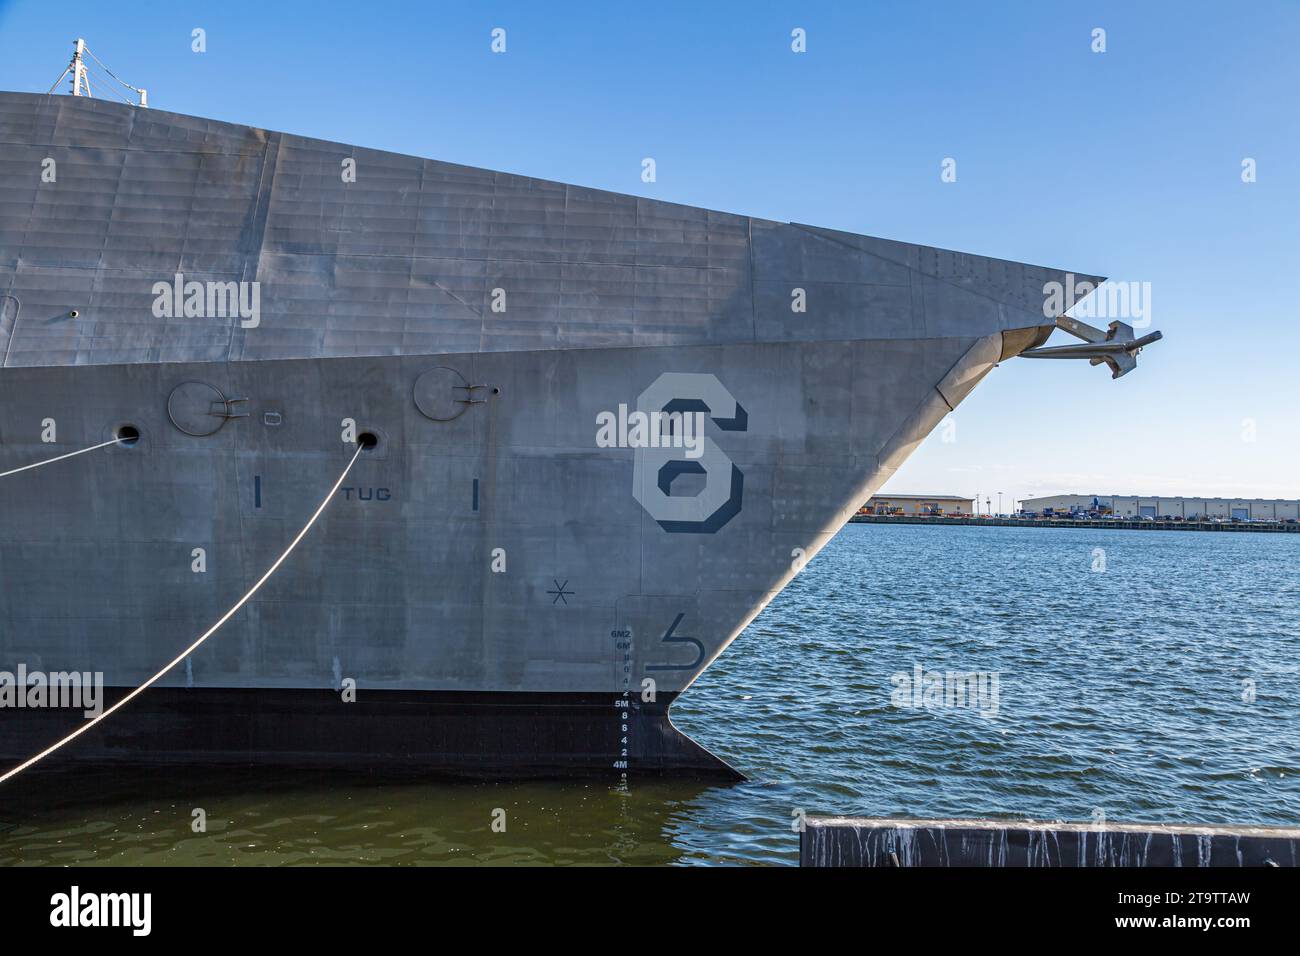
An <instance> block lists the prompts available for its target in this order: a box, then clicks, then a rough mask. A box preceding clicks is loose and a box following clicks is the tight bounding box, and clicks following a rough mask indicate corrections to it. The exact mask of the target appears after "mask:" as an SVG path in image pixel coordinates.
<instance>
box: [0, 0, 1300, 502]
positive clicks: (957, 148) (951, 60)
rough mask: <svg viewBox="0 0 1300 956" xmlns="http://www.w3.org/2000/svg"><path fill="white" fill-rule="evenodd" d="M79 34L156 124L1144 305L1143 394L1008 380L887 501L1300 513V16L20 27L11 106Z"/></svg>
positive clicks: (13, 15) (1053, 8)
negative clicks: (564, 192) (266, 140)
mask: <svg viewBox="0 0 1300 956" xmlns="http://www.w3.org/2000/svg"><path fill="white" fill-rule="evenodd" d="M381 9H382V11H383V12H382V13H380V12H378V11H380V10H381ZM195 27H202V28H203V29H204V30H206V31H207V44H208V51H207V52H206V53H204V54H196V53H193V52H192V51H191V49H190V42H191V30H192V29H194V28H195ZM494 27H503V28H505V29H506V31H507V52H506V54H504V55H494V54H493V53H491V51H490V49H489V42H490V31H491V30H492V28H494ZM795 27H802V28H804V29H805V30H806V31H807V37H808V52H807V53H806V54H802V55H796V54H793V53H792V52H791V51H790V31H791V30H792V29H793V28H795ZM1095 27H1102V28H1104V29H1105V30H1106V40H1107V50H1106V52H1105V53H1100V54H1098V53H1093V52H1092V51H1091V49H1090V45H1091V32H1092V30H1093V28H1095ZM77 36H84V37H85V38H86V39H87V41H88V43H89V44H90V46H91V49H93V50H94V51H95V52H96V53H97V54H98V55H99V56H100V58H101V59H103V60H104V61H105V62H106V63H107V64H108V65H109V66H110V67H111V68H112V69H113V70H114V71H115V72H116V73H118V74H119V75H120V76H122V77H123V78H124V79H126V80H128V81H129V82H132V83H134V84H136V85H137V86H144V87H147V88H148V89H149V91H150V101H151V105H153V106H154V107H156V108H160V109H168V110H175V111H177V112H182V113H191V114H196V115H200V116H209V117H213V118H217V119H222V120H230V121H234V122H239V123H249V124H253V125H257V126H263V127H268V128H272V129H280V130H287V131H290V132H295V133H301V134H305V135H310V136H316V137H320V138H324V139H332V140H340V141H344V142H350V143H357V144H361V145H365V146H370V147H375V148H381V149H391V150H395V151H398V152H403V153H411V154H415V155H421V156H429V157H435V158H438V159H444V160H448V161H452V162H459V163H467V164H471V165H475V166H485V167H489V168H493V169H502V170H508V171H512V172H519V173H525V174H528V175H532V176H539V177H544V178H549V179H558V180H563V181H566V182H573V183H580V184H584V185H589V186H594V187H599V188H604V189H613V190H618V191H620V192H628V193H635V194H639V195H646V196H653V197H656V198H660V199H666V200H670V201H674V202H684V203H690V204H692V205H700V206H708V207H711V208H716V209H724V210H727V211H730V212H738V213H744V214H749V215H754V216H761V217H765V218H769V219H776V220H786V221H798V222H808V223H814V224H817V225H824V226H829V227H832V228H836V229H844V230H849V231H852V232H859V233H865V234H868V235H875V236H884V237H888V238H892V239H903V240H907V241H911V242H921V243H927V244H931V245H936V246H941V247H944V248H951V249H960V250H964V251H969V252H976V253H981V254H985V255H992V256H999V257H1005V258H1010V259H1017V260H1023V261H1028V262H1035V263H1039V264H1042V265H1049V266H1057V267H1060V268H1064V269H1072V270H1075V271H1079V272H1092V273H1097V274H1101V275H1108V276H1111V277H1112V278H1114V279H1123V280H1131V281H1137V282H1150V283H1151V289H1152V303H1151V304H1152V318H1153V323H1152V326H1153V327H1154V328H1158V329H1161V330H1162V331H1163V332H1164V333H1165V340H1164V341H1163V342H1161V343H1159V344H1158V345H1155V346H1153V347H1152V348H1150V349H1148V350H1147V351H1146V352H1144V353H1143V355H1142V357H1141V359H1140V366H1139V368H1138V370H1137V371H1136V372H1134V373H1133V374H1131V375H1129V376H1128V377H1126V378H1124V379H1121V380H1120V381H1117V382H1113V381H1111V380H1110V378H1109V375H1108V373H1107V372H1105V371H1104V370H1101V369H1096V368H1091V367H1089V366H1088V365H1087V364H1086V363H1055V362H1029V361H1023V360H1017V361H1012V362H1009V363H1007V364H1006V365H1004V366H1003V367H1001V368H999V369H997V370H995V371H994V372H993V373H992V374H991V375H990V376H989V378H988V379H986V380H985V382H984V383H983V384H981V386H980V387H979V388H978V389H977V390H976V391H975V393H974V394H973V395H972V396H971V397H970V398H969V399H968V400H967V401H966V402H965V403H964V404H963V405H962V406H961V408H960V409H959V410H958V411H957V413H955V422H956V430H955V440H954V441H951V442H944V441H942V436H941V435H940V433H938V432H936V433H935V434H934V435H932V436H931V438H930V439H929V440H928V441H927V442H926V443H925V445H924V446H923V447H922V448H921V449H920V450H919V451H918V452H917V453H916V454H915V455H914V456H913V458H912V459H911V460H910V461H909V462H908V463H907V464H906V465H905V466H904V467H903V469H902V470H900V472H899V473H898V475H897V476H895V478H894V479H893V480H892V481H891V483H890V484H889V486H888V489H889V490H891V491H894V492H900V493H901V492H909V491H911V492H925V493H937V492H953V493H960V494H967V495H971V494H974V493H975V492H976V491H979V492H980V493H981V495H982V496H983V495H986V494H988V493H990V492H992V494H993V497H994V499H995V504H996V493H997V492H998V491H1002V492H1004V493H1005V500H1006V501H1008V502H1009V501H1010V500H1011V499H1012V498H1013V497H1022V496H1025V495H1028V494H1039V493H1053V492H1069V491H1080V492H1104V493H1110V492H1115V493H1145V494H1178V493H1185V494H1199V495H1219V494H1223V495H1227V494H1235V495H1245V496H1283V497H1297V496H1300V416H1298V414H1297V401H1296V400H1297V397H1298V395H1300V386H1298V385H1297V381H1300V307H1298V306H1297V302H1298V301H1300V119H1297V109H1296V91H1297V90H1300V57H1297V56H1296V49H1297V46H1298V43H1297V41H1298V40H1300V3H1297V2H1295V0H1261V2H1256V3H1251V4H1231V3H1196V2H1163V0H1160V2H1156V0H1147V2H1142V3H1131V2H1120V3H1095V2H1094V3H1072V2H1051V3H1044V2H1041V0H1040V2H996V0H990V2H987V3H979V4H976V3H956V2H954V3H943V2H929V3H914V2H901V0H900V2H862V3H757V2H755V3H735V4H728V3H710V4H703V3H673V2H656V3H652V4H632V3H615V2H610V3H603V4H597V3H591V4H586V3H568V4H561V3H546V4H541V3H482V4H470V3H466V4H440V3H429V2H422V3H400V2H399V3H391V4H383V5H379V4H364V3H330V2H314V3H296V2H276V3H265V2H264V3H247V2H243V0H228V2H225V3H222V4H219V5H213V6H211V7H208V6H206V5H198V4H187V3H141V4H131V3H96V4H79V3H51V2H49V0H39V2H35V0H18V2H12V0H11V2H4V0H0V88H4V89H10V90H39V91H42V92H43V91H45V90H47V89H48V88H49V86H50V84H51V83H53V81H54V79H55V78H56V77H57V76H58V74H59V72H60V71H61V70H62V69H63V67H64V66H65V65H66V62H67V59H68V56H69V54H70V51H71V41H72V40H73V39H74V38H75V37H77ZM645 156H653V157H654V158H655V159H656V162H657V166H658V181H657V182H656V183H653V184H646V183H642V182H641V180H640V171H641V166H640V162H641V159H642V157H645ZM945 157H953V158H955V159H956V160H957V164H958V166H957V169H958V181H957V182H956V183H943V182H941V181H940V177H939V168H940V163H941V161H942V160H943V159H944V158H945ZM1245 157H1251V158H1254V159H1255V160H1256V162H1257V168H1258V181H1257V182H1255V183H1252V184H1245V183H1243V182H1242V181H1241V162H1242V159H1243V158H1245ZM1252 439H1253V440H1252Z"/></svg>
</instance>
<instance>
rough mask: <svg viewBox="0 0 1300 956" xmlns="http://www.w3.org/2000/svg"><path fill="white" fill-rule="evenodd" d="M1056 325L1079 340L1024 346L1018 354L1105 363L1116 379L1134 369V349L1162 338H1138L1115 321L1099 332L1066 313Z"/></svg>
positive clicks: (1152, 334)
mask: <svg viewBox="0 0 1300 956" xmlns="http://www.w3.org/2000/svg"><path fill="white" fill-rule="evenodd" d="M1056 327H1057V328H1059V329H1064V330H1065V331H1066V332H1069V333H1070V334H1071V335H1073V336H1076V337H1078V338H1081V339H1083V342H1081V343H1079V344H1077V345H1055V346H1051V347H1047V348H1036V349H1028V350H1026V351H1024V352H1021V353H1020V357H1021V358H1047V359H1087V360H1088V364H1089V365H1100V364H1101V363H1102V362H1105V363H1106V364H1107V365H1109V366H1110V371H1111V376H1110V377H1111V378H1119V377H1120V376H1121V375H1126V374H1128V373H1129V372H1131V371H1133V369H1135V368H1137V354H1138V352H1140V351H1142V349H1143V348H1144V347H1145V346H1147V345H1150V344H1151V343H1152V342H1159V341H1160V340H1161V339H1162V338H1164V336H1163V335H1162V334H1161V333H1160V332H1148V333H1147V334H1146V335H1144V336H1142V337H1141V338H1138V337H1137V336H1136V334H1135V333H1134V331H1133V326H1131V325H1129V324H1128V323H1127V322H1119V321H1115V322H1112V323H1110V325H1109V326H1108V327H1107V330H1106V331H1105V332H1103V331H1102V330H1101V329H1098V328H1094V327H1093V326H1091V325H1088V324H1087V323H1086V322H1080V321H1079V320H1078V319H1072V318H1070V317H1069V316H1066V315H1062V316H1058V317H1057V319H1056Z"/></svg>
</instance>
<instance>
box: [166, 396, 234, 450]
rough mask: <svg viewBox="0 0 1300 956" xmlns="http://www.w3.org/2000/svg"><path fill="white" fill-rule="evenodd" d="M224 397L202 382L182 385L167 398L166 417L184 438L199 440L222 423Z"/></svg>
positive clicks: (223, 420) (225, 407)
mask: <svg viewBox="0 0 1300 956" xmlns="http://www.w3.org/2000/svg"><path fill="white" fill-rule="evenodd" d="M227 407H228V406H227V404H226V396H225V395H223V394H222V393H221V390H220V389H219V388H217V387H216V386H215V385H209V384H207V383H206V382H182V383H181V384H179V385H177V386H176V387H175V388H173V389H172V393H171V395H169V396H168V397H167V417H168V418H170V419H171V420H172V424H173V425H175V426H176V427H177V428H179V429H180V430H181V431H183V432H184V433H185V434H187V435H192V436H193V437H195V438H203V437H205V436H207V435H212V434H215V433H216V432H218V431H220V430H221V426H222V425H224V424H225V423H226V417H227V416H226V411H227Z"/></svg>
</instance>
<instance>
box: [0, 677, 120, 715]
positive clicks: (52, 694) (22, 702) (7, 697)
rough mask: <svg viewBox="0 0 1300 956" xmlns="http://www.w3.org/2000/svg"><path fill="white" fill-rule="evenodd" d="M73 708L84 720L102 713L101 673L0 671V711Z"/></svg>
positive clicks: (102, 689)
mask: <svg viewBox="0 0 1300 956" xmlns="http://www.w3.org/2000/svg"><path fill="white" fill-rule="evenodd" d="M5 707H11V708H17V709H23V708H32V709H37V708H43V707H76V708H80V709H81V710H82V712H83V713H84V714H85V716H86V719H87V720H89V719H90V718H91V717H98V716H99V715H100V714H102V713H103V712H104V674H103V672H102V671H94V672H91V671H85V672H80V671H54V672H52V673H48V674H47V673H45V672H44V671H29V670H28V669H27V665H26V664H19V665H18V672H17V673H14V672H13V671H0V708H5Z"/></svg>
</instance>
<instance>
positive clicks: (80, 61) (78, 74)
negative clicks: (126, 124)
mask: <svg viewBox="0 0 1300 956" xmlns="http://www.w3.org/2000/svg"><path fill="white" fill-rule="evenodd" d="M83 55H84V56H89V57H90V58H91V59H92V60H94V61H95V63H96V64H98V66H99V67H100V68H102V69H103V71H104V72H105V73H107V74H108V75H109V76H111V77H112V78H113V79H115V80H117V82H119V83H121V84H122V85H123V86H125V87H126V88H127V89H128V90H131V91H132V92H133V93H138V94H140V103H139V105H140V106H141V107H146V108H147V107H148V106H149V91H148V90H142V89H140V88H139V87H135V86H132V85H131V84H130V83H128V82H126V81H125V80H123V79H121V78H120V77H118V75H117V74H116V73H114V72H113V71H112V70H110V69H109V68H108V67H106V66H104V63H103V61H102V60H100V59H99V57H97V56H95V54H93V53H91V52H90V49H89V47H87V46H86V41H85V40H83V39H82V38H81V37H78V38H77V39H76V40H74V41H73V44H72V62H70V63H69V64H68V66H67V69H65V70H64V71H63V72H62V73H61V74H60V75H59V78H58V79H57V80H55V81H54V86H51V87H50V92H51V93H53V92H54V90H55V87H57V86H58V85H59V84H60V83H62V82H63V78H64V77H65V76H68V75H69V74H71V78H70V81H69V82H70V83H71V85H72V95H73V96H87V97H91V96H93V94H92V93H91V90H90V72H89V70H87V68H86V66H87V64H86V61H85V59H84V58H83ZM119 99H121V100H122V102H124V103H127V104H128V105H132V106H133V105H136V104H133V103H130V102H129V101H128V100H126V99H125V98H124V97H121V96H119Z"/></svg>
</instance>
